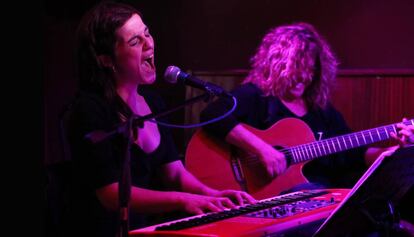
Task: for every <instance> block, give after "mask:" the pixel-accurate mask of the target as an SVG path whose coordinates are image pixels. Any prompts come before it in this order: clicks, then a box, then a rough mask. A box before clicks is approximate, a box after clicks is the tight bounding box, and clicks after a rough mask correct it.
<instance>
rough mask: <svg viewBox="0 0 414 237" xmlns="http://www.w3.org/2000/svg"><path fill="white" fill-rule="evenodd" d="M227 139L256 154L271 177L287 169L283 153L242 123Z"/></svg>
mask: <svg viewBox="0 0 414 237" xmlns="http://www.w3.org/2000/svg"><path fill="white" fill-rule="evenodd" d="M226 141H227V142H228V143H231V144H233V145H235V146H237V147H239V148H241V149H243V150H244V151H247V152H251V153H253V154H256V155H257V156H258V157H259V159H260V161H261V162H262V164H263V165H264V166H265V167H266V171H267V175H268V176H269V177H272V178H274V177H276V176H277V175H280V174H282V173H283V172H284V171H285V170H286V159H285V156H284V154H283V153H281V152H279V151H277V150H276V149H274V148H273V147H272V146H271V145H269V144H268V143H266V142H265V141H263V140H262V139H261V138H259V137H258V136H256V135H255V134H253V133H252V132H250V131H249V130H247V129H246V128H245V127H243V126H242V125H241V124H238V125H237V126H235V127H234V128H233V129H232V130H231V131H230V132H229V133H228V134H227V136H226Z"/></svg>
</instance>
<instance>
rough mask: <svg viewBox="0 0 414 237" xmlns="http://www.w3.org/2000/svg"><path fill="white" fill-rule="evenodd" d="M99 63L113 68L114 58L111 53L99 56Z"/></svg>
mask: <svg viewBox="0 0 414 237" xmlns="http://www.w3.org/2000/svg"><path fill="white" fill-rule="evenodd" d="M98 61H99V65H100V66H101V67H103V68H112V67H113V66H114V64H113V62H112V58H111V57H110V56H109V55H99V56H98Z"/></svg>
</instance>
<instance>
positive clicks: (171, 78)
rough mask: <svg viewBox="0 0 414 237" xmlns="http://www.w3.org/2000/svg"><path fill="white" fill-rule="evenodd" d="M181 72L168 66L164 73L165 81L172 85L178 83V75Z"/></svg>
mask: <svg viewBox="0 0 414 237" xmlns="http://www.w3.org/2000/svg"><path fill="white" fill-rule="evenodd" d="M180 72H181V69H180V68H179V67H176V66H168V67H167V69H166V70H165V73H164V79H165V80H166V81H167V82H169V83H172V84H175V83H177V79H178V74H179V73H180Z"/></svg>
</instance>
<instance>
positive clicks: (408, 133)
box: [390, 118, 414, 147]
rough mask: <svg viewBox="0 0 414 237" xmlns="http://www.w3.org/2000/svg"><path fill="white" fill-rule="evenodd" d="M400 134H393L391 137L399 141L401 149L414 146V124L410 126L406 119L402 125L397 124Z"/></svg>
mask: <svg viewBox="0 0 414 237" xmlns="http://www.w3.org/2000/svg"><path fill="white" fill-rule="evenodd" d="M397 129H398V132H397V133H395V132H392V133H391V134H390V135H391V137H392V138H394V139H395V140H397V142H398V143H399V145H400V147H405V146H412V145H414V124H410V123H409V122H408V120H407V119H406V118H404V119H403V122H402V123H399V124H397Z"/></svg>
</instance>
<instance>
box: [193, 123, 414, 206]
mask: <svg viewBox="0 0 414 237" xmlns="http://www.w3.org/2000/svg"><path fill="white" fill-rule="evenodd" d="M404 124H406V125H409V124H413V125H414V119H411V120H408V121H405V122H404ZM396 125H397V123H395V124H391V125H387V126H382V127H377V128H373V129H369V130H364V131H360V132H355V133H351V134H347V135H342V136H338V137H332V138H329V139H325V140H321V141H315V137H314V135H313V132H312V130H311V129H310V128H309V126H308V125H307V124H306V123H305V122H303V121H302V120H299V119H295V118H285V119H282V120H280V121H278V122H276V123H275V124H274V125H273V126H271V127H270V128H268V129H266V130H259V129H256V128H253V127H251V126H249V125H246V124H243V126H244V127H246V128H247V129H248V130H249V131H251V132H252V133H254V134H255V135H256V136H258V137H260V138H261V139H263V140H264V141H266V142H267V143H269V144H271V145H272V146H274V147H275V148H277V149H278V150H279V151H281V152H283V153H284V154H285V156H286V158H287V159H289V163H290V166H289V167H288V168H287V169H286V171H285V172H284V173H283V174H281V175H279V176H277V177H276V178H274V179H269V178H267V177H266V176H265V169H264V167H263V165H261V164H260V162H259V159H258V157H257V156H254V155H252V154H249V153H246V152H243V151H241V150H240V149H237V148H236V147H235V146H231V145H229V144H228V143H226V142H224V141H222V140H219V139H216V138H214V137H212V136H210V135H208V134H207V133H206V132H205V131H203V129H198V130H197V131H196V132H195V133H194V135H193V136H192V137H191V139H190V142H189V144H188V147H187V150H186V156H185V157H186V161H185V164H186V167H187V169H188V170H189V171H190V172H191V173H192V174H193V175H194V176H196V177H197V178H198V179H199V180H201V181H202V182H203V183H205V184H207V185H208V186H210V187H213V188H216V189H219V190H221V189H235V190H243V191H246V192H248V193H250V194H251V195H252V196H253V197H255V198H256V199H263V198H269V197H272V196H275V195H279V194H280V193H281V192H282V191H284V190H288V189H290V188H292V187H294V186H295V185H298V184H301V183H305V182H308V180H307V179H306V177H305V176H304V175H303V173H302V168H303V166H304V164H305V163H306V162H307V161H310V160H312V159H316V158H319V157H323V156H326V155H329V154H333V153H337V152H341V151H345V150H348V149H352V148H356V147H360V146H363V145H368V144H371V143H375V142H379V141H383V140H386V139H389V138H390V137H391V136H390V133H391V132H396V131H397V127H396ZM298 134H301V135H300V136H299V135H298Z"/></svg>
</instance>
